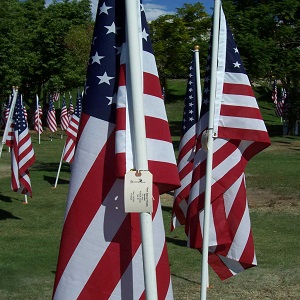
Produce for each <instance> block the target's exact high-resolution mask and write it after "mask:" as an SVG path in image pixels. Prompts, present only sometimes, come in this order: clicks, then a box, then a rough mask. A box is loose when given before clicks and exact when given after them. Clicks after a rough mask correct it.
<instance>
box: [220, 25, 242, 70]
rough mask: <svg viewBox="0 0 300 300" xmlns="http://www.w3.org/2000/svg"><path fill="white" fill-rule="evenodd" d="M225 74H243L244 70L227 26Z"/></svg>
mask: <svg viewBox="0 0 300 300" xmlns="http://www.w3.org/2000/svg"><path fill="white" fill-rule="evenodd" d="M225 72H230V73H244V74H246V71H245V69H244V66H243V63H242V60H241V57H240V54H239V50H238V48H237V46H236V44H235V42H234V39H233V36H232V33H231V31H230V29H229V27H228V25H227V47H226V65H225Z"/></svg>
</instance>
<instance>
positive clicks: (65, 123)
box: [60, 95, 69, 130]
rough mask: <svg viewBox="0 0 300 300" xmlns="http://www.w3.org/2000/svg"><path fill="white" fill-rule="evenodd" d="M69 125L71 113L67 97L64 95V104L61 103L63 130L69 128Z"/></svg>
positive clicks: (61, 125) (61, 124)
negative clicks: (69, 112)
mask: <svg viewBox="0 0 300 300" xmlns="http://www.w3.org/2000/svg"><path fill="white" fill-rule="evenodd" d="M68 126H69V115H68V109H67V105H66V97H65V95H64V96H63V100H62V105H61V113H60V127H61V129H62V130H67V128H68Z"/></svg>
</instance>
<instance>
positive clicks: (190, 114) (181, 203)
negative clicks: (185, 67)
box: [171, 59, 198, 230]
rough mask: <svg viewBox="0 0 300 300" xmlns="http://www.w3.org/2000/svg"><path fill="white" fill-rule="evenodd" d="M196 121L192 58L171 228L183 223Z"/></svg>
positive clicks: (195, 94) (193, 154) (194, 75)
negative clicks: (178, 180)
mask: <svg viewBox="0 0 300 300" xmlns="http://www.w3.org/2000/svg"><path fill="white" fill-rule="evenodd" d="M197 121H198V101H197V87H196V63H195V59H193V61H192V63H191V66H190V73H189V78H188V81H187V88H186V96H185V105H184V112H183V119H182V125H181V138H180V143H179V153H178V162H177V167H178V172H179V178H180V183H181V187H180V188H178V189H176V190H175V191H174V203H173V211H172V224H171V229H172V230H173V229H174V228H175V227H176V226H178V225H184V224H185V219H186V212H187V206H188V199H189V194H190V189H191V182H192V173H193V163H194V156H195V150H196V136H197V128H196V127H197V126H196V124H197Z"/></svg>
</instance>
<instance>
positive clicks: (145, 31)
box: [141, 5, 153, 53]
mask: <svg viewBox="0 0 300 300" xmlns="http://www.w3.org/2000/svg"><path fill="white" fill-rule="evenodd" d="M141 20H142V36H143V39H142V40H143V50H144V51H147V52H149V53H153V49H152V43H151V42H150V35H149V28H148V24H147V20H146V15H145V10H144V7H143V5H141Z"/></svg>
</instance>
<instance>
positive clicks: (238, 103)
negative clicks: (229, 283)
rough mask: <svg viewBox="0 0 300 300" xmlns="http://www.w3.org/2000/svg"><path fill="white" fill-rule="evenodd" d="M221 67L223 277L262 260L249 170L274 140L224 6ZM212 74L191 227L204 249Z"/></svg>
mask: <svg viewBox="0 0 300 300" xmlns="http://www.w3.org/2000/svg"><path fill="white" fill-rule="evenodd" d="M209 65H210V62H209ZM216 71H217V83H216V99H215V113H214V136H215V138H214V141H213V166H212V168H213V169H212V186H211V207H210V208H209V209H210V215H211V217H210V220H211V221H210V227H209V260H208V262H209V264H210V266H211V267H212V268H213V269H214V271H215V272H216V273H217V275H218V276H219V277H220V278H221V279H222V280H223V279H226V278H229V277H230V276H232V275H235V274H236V273H239V272H241V271H243V270H244V269H247V268H250V267H253V266H255V265H256V264H257V262H256V256H255V250H254V244H253V237H252V232H251V224H250V216H249V211H248V205H247V198H246V188H245V174H244V170H245V167H246V164H247V162H248V161H249V160H250V158H251V157H253V156H254V155H255V154H257V153H258V152H260V151H261V150H263V149H264V148H266V147H268V146H269V145H270V140H269V136H268V132H267V130H266V127H265V124H264V122H263V120H262V117H261V114H260V110H259V107H258V105H257V102H256V99H255V97H254V94H253V91H252V88H251V85H250V82H249V79H248V76H247V74H246V72H245V69H244V67H243V64H242V61H241V57H240V55H239V52H238V49H237V47H236V44H235V43H234V40H233V37H232V34H231V32H230V30H229V28H228V26H227V24H226V20H225V15H224V13H223V10H222V11H221V19H220V34H219V48H218V69H217V70H216ZM209 79H210V78H209V77H206V82H205V87H204V96H203V102H202V107H201V116H200V120H199V128H200V129H199V136H198V142H197V152H196V155H195V158H194V171H193V179H192V188H191V192H190V197H189V204H188V212H187V219H186V227H185V229H186V234H187V235H188V242H189V246H190V247H193V248H198V249H200V250H201V249H202V235H203V216H204V211H203V208H204V196H205V180H206V174H205V173H206V157H207V151H206V150H205V149H204V145H202V144H201V138H202V135H203V133H204V131H205V130H206V129H207V127H208V108H209V107H208V105H209V83H210V81H209Z"/></svg>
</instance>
